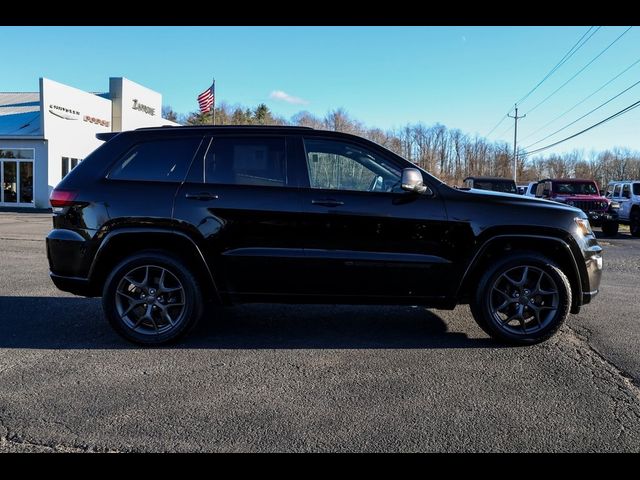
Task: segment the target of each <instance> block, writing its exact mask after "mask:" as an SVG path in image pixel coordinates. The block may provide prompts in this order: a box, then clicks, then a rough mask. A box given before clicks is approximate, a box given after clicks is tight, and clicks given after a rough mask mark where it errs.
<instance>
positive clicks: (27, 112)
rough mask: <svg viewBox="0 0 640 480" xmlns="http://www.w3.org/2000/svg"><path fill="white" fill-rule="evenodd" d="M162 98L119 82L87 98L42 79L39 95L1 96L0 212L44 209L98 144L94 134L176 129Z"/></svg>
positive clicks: (122, 80)
mask: <svg viewBox="0 0 640 480" xmlns="http://www.w3.org/2000/svg"><path fill="white" fill-rule="evenodd" d="M161 113H162V95H161V94H160V93H158V92H155V91H153V90H150V89H148V88H146V87H143V86H142V85H139V84H137V83H135V82H132V81H131V80H128V79H126V78H123V77H115V78H114V77H112V78H110V79H109V91H108V92H106V93H90V92H85V91H83V90H78V89H77V88H74V87H71V86H69V85H64V84H62V83H58V82H54V81H53V80H49V79H47V78H41V79H40V90H39V91H38V92H20V93H15V92H0V185H1V186H2V188H1V189H0V207H25V208H29V207H31V208H34V207H39V208H46V207H48V206H49V203H48V199H49V194H50V193H51V190H53V188H54V187H55V186H56V185H57V184H58V182H59V181H60V180H61V179H62V178H63V177H64V176H65V175H66V174H67V173H69V171H70V170H72V169H73V168H74V167H75V166H76V165H77V164H78V163H79V162H81V161H82V160H83V159H84V158H85V157H86V156H87V155H88V154H89V153H91V152H92V151H93V150H94V149H95V148H97V147H98V146H100V144H102V141H101V140H98V139H97V138H96V133H102V132H119V131H123V130H132V129H135V128H140V127H153V126H160V125H177V124H176V123H174V122H171V121H169V120H165V119H163V118H162V115H161Z"/></svg>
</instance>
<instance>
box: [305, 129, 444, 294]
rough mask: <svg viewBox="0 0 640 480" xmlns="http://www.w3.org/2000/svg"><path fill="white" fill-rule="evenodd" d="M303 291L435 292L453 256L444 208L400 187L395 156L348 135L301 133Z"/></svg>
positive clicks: (435, 199)
mask: <svg viewBox="0 0 640 480" xmlns="http://www.w3.org/2000/svg"><path fill="white" fill-rule="evenodd" d="M304 147H305V163H306V166H307V172H308V182H309V184H308V186H307V187H306V188H304V189H303V193H302V204H303V208H304V209H305V211H306V212H307V215H306V216H305V218H304V221H303V227H304V228H303V232H304V239H305V253H306V256H307V262H308V265H309V274H308V275H307V278H308V279H309V283H308V285H307V289H308V290H309V291H310V292H313V293H315V294H318V295H335V296H353V297H361V300H364V301H367V300H370V301H372V302H375V301H376V298H378V299H381V298H383V297H395V298H402V297H404V298H405V299H407V300H410V299H413V298H434V297H441V296H442V295H444V294H445V293H446V290H447V289H446V286H447V280H448V278H447V277H448V275H449V274H450V267H451V262H450V261H449V260H448V259H447V255H446V254H445V251H446V246H445V245H444V242H443V236H444V233H445V231H446V228H447V221H446V216H445V211H444V206H443V203H442V201H441V200H440V198H439V197H438V196H437V195H436V194H435V192H433V191H432V194H431V195H419V194H415V193H409V192H405V191H403V190H402V189H401V188H400V178H401V171H402V167H403V166H405V165H403V164H402V163H401V162H398V161H397V160H394V159H392V158H388V157H390V156H385V154H384V151H382V150H374V149H372V148H369V147H368V146H367V145H362V144H359V143H353V142H351V141H343V140H335V139H329V138H318V137H312V136H309V137H308V138H305V139H304Z"/></svg>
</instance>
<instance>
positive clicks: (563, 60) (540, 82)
mask: <svg viewBox="0 0 640 480" xmlns="http://www.w3.org/2000/svg"><path fill="white" fill-rule="evenodd" d="M600 28H601V27H598V28H596V29H595V30H594V32H593V33H592V34H591V35H589V37H588V38H587V39H586V40H585V41H584V42H582V44H580V42H581V41H582V39H583V38H584V37H585V36H586V35H587V34H588V33H589V32H590V31H591V29H593V26H591V27H589V28H588V29H587V31H586V32H585V33H583V34H582V36H581V37H580V38H579V39H578V41H577V42H576V43H575V44H574V45H573V47H571V48H570V49H569V51H568V52H567V53H565V54H564V57H562V58H561V59H560V61H559V62H558V63H557V64H556V65H555V66H554V67H553V68H552V69H551V70H550V71H549V73H547V74H546V75H545V77H544V78H543V79H542V80H540V81H539V82H538V84H537V85H536V86H535V87H533V88H532V89H531V90H530V91H529V93H527V94H526V95H525V96H524V97H522V98H521V99H520V100H519V101H517V102H516V104H518V103H520V102H522V101H524V100H525V99H526V98H527V97H529V95H531V94H532V93H533V92H534V91H535V90H536V89H537V88H538V87H539V86H540V85H542V84H543V83H544V81H545V80H547V79H548V78H549V77H550V76H551V75H552V74H553V73H554V72H555V71H556V70H557V69H558V68H560V67H561V66H562V65H563V64H564V63H566V62H567V60H569V58H571V57H572V56H573V54H575V53H576V52H577V51H578V50H579V49H580V48H582V46H583V45H584V44H585V43H587V42H588V41H589V39H590V38H591V37H593V36H594V35H595V34H596V32H597V31H598V30H600ZM578 44H580V45H578ZM576 47H577V48H576ZM511 110H512V109H511V108H510V109H509V111H508V112H507V113H505V114H504V115H503V116H502V118H501V119H500V120H499V121H498V123H496V124H495V125H494V127H493V128H492V129H491V130H489V132H488V133H487V134H486V135H485V137H488V136H489V135H491V134H492V133H493V132H494V131H495V130H496V129H497V128H498V127H499V126H500V125H502V122H504V121H505V120H506V119H507V118H508V117H509V114H510V113H511ZM501 136H502V135H501Z"/></svg>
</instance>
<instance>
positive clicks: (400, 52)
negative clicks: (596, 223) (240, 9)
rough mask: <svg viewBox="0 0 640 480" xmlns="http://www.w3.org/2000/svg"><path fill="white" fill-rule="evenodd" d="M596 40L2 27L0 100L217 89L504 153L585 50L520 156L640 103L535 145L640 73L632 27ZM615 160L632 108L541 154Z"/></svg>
mask: <svg viewBox="0 0 640 480" xmlns="http://www.w3.org/2000/svg"><path fill="white" fill-rule="evenodd" d="M596 28H597V27H594V28H592V29H591V30H588V29H589V26H570V27H560V26H556V27H536V26H527V27H515V26H514V27H508V26H502V27H469V26H452V27H444V26H441V27H187V26H184V27H152V26H147V27H0V36H1V38H2V39H3V40H2V42H1V43H0V65H2V66H3V67H4V68H3V70H4V72H5V73H4V74H3V75H2V77H1V78H0V91H19V92H20V91H37V89H38V78H39V77H47V78H50V79H52V80H55V81H58V82H62V83H66V84H69V85H71V86H74V87H77V88H80V89H83V90H88V91H94V92H100V91H107V90H108V85H109V81H108V78H109V77H118V76H124V77H127V78H129V79H131V80H133V81H135V82H138V83H140V84H142V85H144V86H146V87H149V88H151V89H153V90H156V91H158V92H160V93H162V95H163V103H164V104H165V105H170V106H171V107H173V109H174V110H175V111H177V112H178V113H189V112H193V111H196V110H197V108H198V105H197V102H196V97H197V95H198V94H199V93H201V92H202V91H203V90H205V89H206V88H207V87H208V86H209V85H210V83H211V80H212V78H213V77H215V79H216V101H217V102H218V103H219V102H221V101H224V102H226V103H228V104H231V105H234V104H241V105H244V106H251V107H253V106H256V105H257V104H259V103H265V104H266V105H267V106H269V108H270V109H271V110H272V111H273V112H274V113H276V114H278V115H281V116H284V117H286V118H289V117H290V116H291V115H293V114H295V113H296V112H299V111H301V110H307V111H309V112H311V113H313V114H315V115H318V116H321V117H322V116H324V115H325V114H326V113H327V112H328V111H329V110H332V109H336V108H344V109H345V110H346V111H347V112H348V113H349V114H350V115H351V116H353V117H354V118H356V119H358V120H360V121H362V122H363V123H364V124H365V125H367V126H369V127H380V128H383V129H390V128H399V127H402V126H404V125H406V124H407V123H417V122H422V123H424V124H426V125H432V124H435V123H441V124H444V125H446V126H447V127H450V128H458V129H460V130H462V131H463V132H464V133H467V134H470V135H476V134H477V135H479V136H486V135H487V134H489V133H490V135H489V136H488V138H489V139H490V140H499V141H508V142H509V143H512V142H513V133H514V131H513V120H512V119H505V120H503V121H502V123H500V124H499V126H498V127H497V128H495V129H494V126H495V125H496V124H498V122H499V121H500V120H501V119H503V117H504V116H505V114H507V113H508V112H509V110H510V109H512V108H513V105H514V103H515V102H516V101H519V100H520V99H521V98H522V97H524V96H525V95H526V94H527V93H528V92H529V91H530V90H531V89H533V88H534V87H535V86H536V85H537V84H538V83H539V82H540V81H541V80H542V79H543V78H544V77H545V76H546V75H547V74H548V73H549V71H550V70H552V69H553V67H554V66H556V65H557V64H558V62H560V61H561V60H562V59H563V57H565V55H566V54H567V53H568V52H570V50H571V48H572V47H573V46H574V45H576V43H577V42H578V41H579V40H580V39H581V38H582V39H583V41H585V40H586V41H585V42H584V44H583V45H582V47H580V48H579V49H577V50H576V51H575V53H574V54H573V55H572V56H571V57H570V58H568V60H566V62H565V63H563V64H562V65H561V66H559V67H558V68H557V69H556V70H555V72H553V73H552V74H551V75H550V76H549V77H548V78H547V79H546V80H545V81H544V82H542V83H541V84H540V86H539V87H538V88H537V89H536V90H535V91H534V92H533V93H531V94H530V95H529V96H528V97H527V98H526V99H524V101H522V102H521V103H520V104H519V110H518V114H519V115H524V114H526V117H525V118H523V119H522V120H520V121H519V122H518V138H519V140H518V143H519V145H520V146H521V147H524V148H527V150H533V149H535V148H538V147H543V146H547V145H549V144H551V143H554V142H555V141H557V140H562V139H564V138H565V137H568V136H569V135H572V134H574V133H576V132H579V131H581V130H583V129H584V128H587V127H589V126H591V125H593V124H595V123H597V122H599V121H600V120H603V119H605V118H607V117H608V116H610V115H612V114H614V113H616V112H618V111H620V110H621V109H623V108H625V107H627V106H629V105H631V104H633V103H634V102H636V101H638V100H640V85H637V86H635V87H632V88H630V90H628V91H627V92H626V93H624V94H622V95H620V96H619V97H618V98H616V99H614V100H612V101H611V102H610V103H608V104H607V105H605V106H603V107H602V108H600V109H599V110H597V111H595V112H593V113H591V114H589V115H588V116H586V117H585V118H584V119H582V120H579V121H577V122H576V123H575V124H573V125H571V126H569V127H567V128H566V129H564V130H562V131H561V132H559V133H557V134H555V135H553V136H550V137H549V138H547V139H544V137H546V136H547V135H549V134H551V133H553V132H555V131H556V130H558V129H560V128H562V127H565V126H566V125H567V124H569V123H571V122H573V121H574V120H576V119H578V118H579V117H581V116H582V115H584V114H586V113H588V112H589V111H590V110H592V109H594V108H595V107H597V106H599V105H600V104H601V103H603V102H605V101H607V100H609V99H610V98H612V97H614V96H615V95H617V94H618V93H620V92H622V91H623V90H625V89H626V88H628V87H630V86H631V85H633V84H634V83H635V82H638V81H639V80H640V62H638V63H637V64H635V65H634V66H632V67H631V68H630V69H629V70H628V71H626V72H625V73H624V74H622V75H620V76H619V77H618V78H617V79H615V80H613V81H612V82H611V83H609V84H608V85H607V86H606V87H604V88H603V89H602V90H600V91H599V92H597V93H596V94H594V95H593V96H592V97H591V98H589V99H587V100H586V101H584V102H583V103H582V104H580V105H578V106H577V107H575V108H574V109H573V110H571V111H569V112H568V113H565V112H566V111H567V110H569V109H570V108H571V107H573V106H574V105H575V104H577V103H578V102H580V101H581V100H583V99H584V98H585V97H587V96H589V95H590V94H592V93H593V92H594V91H596V90H597V89H598V88H600V87H601V86H602V85H603V84H605V83H606V82H608V81H609V80H611V79H613V78H614V77H615V76H616V75H618V74H620V73H621V72H622V71H623V70H625V69H626V68H627V67H629V66H631V65H632V64H633V63H634V62H636V61H637V60H640V26H638V27H633V28H631V30H629V31H627V32H626V33H624V32H625V31H626V30H627V29H628V28H629V27H628V26H626V27H625V26H603V27H601V28H599V29H598V30H596ZM594 32H595V33H594ZM585 33H586V36H583V35H585ZM623 33H624V34H623ZM591 34H593V35H591ZM620 35H622V36H621V37H620V38H619V39H618V40H617V42H615V43H614V44H613V45H611V46H610V47H609V48H608V49H607V50H606V51H604V53H602V54H601V55H600V56H599V57H598V58H596V59H595V60H594V61H593V63H591V64H590V65H588V66H587V64H588V63H589V62H591V61H592V60H593V59H594V58H595V57H596V56H597V55H598V54H600V53H601V52H602V51H603V50H605V48H606V47H607V46H609V45H610V44H611V43H612V42H614V40H616V38H618V37H619V36H620ZM585 66H586V68H584V70H583V71H582V72H580V70H581V69H583V67H585ZM576 74H577V76H575V78H574V79H572V80H570V78H571V77H573V76H574V75H576ZM568 80H570V81H569V82H568V83H566V85H565V86H562V85H563V84H564V83H565V82H567V81H568ZM559 87H560V89H559V90H558V91H557V93H555V94H553V95H551V96H550V97H549V98H548V99H547V100H545V98H546V97H548V96H549V95H550V94H552V93H553V92H554V91H555V90H557V89H558V88H559ZM543 100H545V101H544V102H543V103H541V104H540V105H539V106H538V103H540V102H541V101H543ZM534 107H535V108H534ZM511 114H513V111H511ZM562 114H564V115H563V116H562V117H560V118H558V119H556V117H559V116H560V115H562ZM554 119H556V120H555V121H554ZM550 122H551V123H550ZM547 124H549V125H547ZM545 125H546V126H545ZM543 127H544V128H543ZM614 147H621V148H629V149H631V150H640V108H636V109H634V110H631V111H629V112H628V113H626V114H624V115H621V116H620V117H618V118H616V119H614V120H612V121H610V122H608V123H606V124H604V125H602V126H600V127H597V128H595V129H593V130H591V131H589V132H587V133H585V134H583V135H580V136H578V137H576V138H574V139H573V140H570V141H567V142H564V143H562V144H560V145H558V146H556V147H553V148H551V149H548V150H546V151H545V152H544V153H545V154H548V153H562V152H567V151H571V150H574V149H579V150H583V151H584V152H585V154H587V153H588V152H590V151H591V150H604V149H608V148H614Z"/></svg>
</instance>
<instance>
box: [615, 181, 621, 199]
mask: <svg viewBox="0 0 640 480" xmlns="http://www.w3.org/2000/svg"><path fill="white" fill-rule="evenodd" d="M620 190H621V185H620V184H618V185H616V187H615V189H614V190H613V196H614V197H619V196H620Z"/></svg>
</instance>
